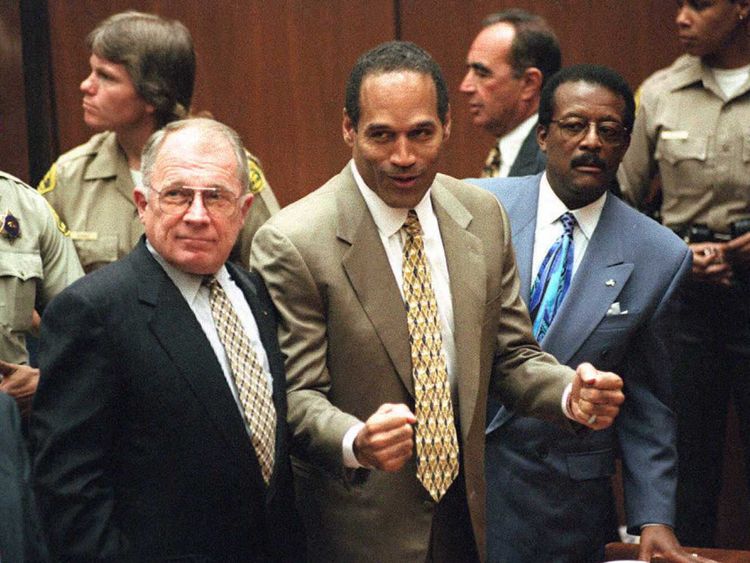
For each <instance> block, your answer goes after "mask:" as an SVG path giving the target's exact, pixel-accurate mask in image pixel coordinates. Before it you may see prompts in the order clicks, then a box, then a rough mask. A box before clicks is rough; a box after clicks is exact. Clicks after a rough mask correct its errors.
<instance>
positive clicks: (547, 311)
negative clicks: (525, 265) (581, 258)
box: [529, 211, 576, 342]
mask: <svg viewBox="0 0 750 563" xmlns="http://www.w3.org/2000/svg"><path fill="white" fill-rule="evenodd" d="M560 221H561V222H562V224H563V233H562V235H560V238H558V239H557V240H556V241H555V242H554V243H553V244H552V246H550V249H549V250H548V251H547V255H546V256H545V257H544V261H543V262H542V266H541V267H540V268H539V273H538V274H537V276H536V278H535V279H534V284H533V285H532V286H531V298H530V299H529V313H530V314H531V320H532V321H533V323H534V337H535V338H536V339H537V341H538V342H541V341H542V339H543V338H544V335H545V334H547V330H549V327H550V325H551V324H552V319H554V318H555V314H557V311H558V309H559V308H560V305H561V304H562V301H563V299H564V298H565V294H566V293H567V291H568V288H569V287H570V280H571V279H572V277H573V229H574V228H575V226H576V219H575V217H574V216H573V214H572V213H570V212H569V211H568V212H567V213H565V214H564V215H562V217H560Z"/></svg>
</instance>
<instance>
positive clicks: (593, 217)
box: [531, 172, 607, 285]
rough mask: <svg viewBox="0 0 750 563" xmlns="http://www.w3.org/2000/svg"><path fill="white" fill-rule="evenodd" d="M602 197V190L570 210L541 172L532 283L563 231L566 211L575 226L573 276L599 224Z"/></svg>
mask: <svg viewBox="0 0 750 563" xmlns="http://www.w3.org/2000/svg"><path fill="white" fill-rule="evenodd" d="M606 199H607V192H604V194H603V195H602V196H601V197H600V198H598V199H597V200H596V201H594V202H592V203H589V204H588V205H586V206H584V207H581V208H580V209H573V210H570V209H568V208H567V207H566V206H565V204H564V203H563V202H562V201H560V198H559V197H557V195H556V194H555V192H554V191H552V186H550V184H549V180H548V179H547V173H546V172H545V173H544V175H543V176H542V181H541V183H540V185H539V199H538V201H537V212H536V231H535V232H534V255H533V259H532V263H531V272H532V276H531V283H532V285H533V284H534V279H535V278H536V275H537V273H538V272H539V268H540V267H541V266H542V262H543V261H544V257H545V256H546V255H547V251H548V250H549V248H550V247H551V246H552V244H553V243H554V242H555V241H556V240H557V239H558V238H560V235H562V233H563V224H562V221H560V217H562V216H563V214H564V213H567V212H568V211H570V212H571V213H572V214H573V216H574V217H575V218H576V223H577V226H576V227H575V228H574V229H573V277H575V274H576V272H577V271H578V266H579V265H580V264H581V260H582V259H583V255H584V254H585V253H586V249H587V248H588V245H589V240H590V239H591V235H593V234H594V229H596V226H597V225H598V224H599V217H601V215H602V209H603V208H604V202H605V201H606Z"/></svg>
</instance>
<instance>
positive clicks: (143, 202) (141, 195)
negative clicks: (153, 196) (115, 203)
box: [133, 186, 148, 223]
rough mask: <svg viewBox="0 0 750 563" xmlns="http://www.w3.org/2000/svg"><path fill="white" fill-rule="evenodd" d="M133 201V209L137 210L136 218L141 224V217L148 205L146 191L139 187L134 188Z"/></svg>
mask: <svg viewBox="0 0 750 563" xmlns="http://www.w3.org/2000/svg"><path fill="white" fill-rule="evenodd" d="M133 201H134V202H135V207H136V209H137V210H138V218H139V219H140V220H141V223H143V215H144V213H146V206H147V205H148V198H147V197H146V190H145V188H143V187H141V186H136V188H135V189H134V190H133Z"/></svg>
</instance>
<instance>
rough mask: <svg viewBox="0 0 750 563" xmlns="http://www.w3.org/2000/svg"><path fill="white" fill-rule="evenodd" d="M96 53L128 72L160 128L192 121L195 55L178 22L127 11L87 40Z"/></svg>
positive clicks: (112, 17)
mask: <svg viewBox="0 0 750 563" xmlns="http://www.w3.org/2000/svg"><path fill="white" fill-rule="evenodd" d="M86 45H88V47H89V49H91V52H92V53H94V54H96V55H98V56H100V57H102V58H105V59H107V60H109V61H112V62H114V63H118V64H121V65H123V66H124V67H125V70H127V72H128V75H129V76H130V79H131V80H132V81H133V84H134V85H135V89H136V91H137V92H138V94H139V95H140V96H141V97H142V98H143V99H144V100H146V102H148V103H149V104H151V105H153V106H154V108H155V112H154V113H155V117H156V122H157V128H161V127H163V126H164V125H166V124H167V123H169V122H170V121H174V120H176V119H182V118H184V117H187V115H188V112H189V111H190V102H191V100H192V98H193V87H194V84H195V50H194V49H193V39H192V37H191V36H190V32H189V31H188V29H187V28H186V27H185V26H184V25H183V24H182V23H180V22H179V21H177V20H167V19H165V18H162V17H160V16H157V15H155V14H145V13H143V12H136V11H132V10H131V11H127V12H122V13H119V14H115V15H113V16H110V17H108V18H107V19H106V20H104V21H103V22H101V23H100V24H99V25H97V26H96V28H95V29H94V30H93V31H92V32H91V33H89V34H88V37H86Z"/></svg>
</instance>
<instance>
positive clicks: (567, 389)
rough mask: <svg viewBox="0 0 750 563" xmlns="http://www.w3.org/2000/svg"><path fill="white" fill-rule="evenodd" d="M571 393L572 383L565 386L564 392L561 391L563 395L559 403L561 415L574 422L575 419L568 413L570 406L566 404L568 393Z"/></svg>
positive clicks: (568, 398) (568, 397)
mask: <svg viewBox="0 0 750 563" xmlns="http://www.w3.org/2000/svg"><path fill="white" fill-rule="evenodd" d="M571 391H573V384H572V383H568V384H567V385H566V386H565V390H564V391H563V394H562V403H561V406H562V411H563V414H565V416H567V417H568V418H569V419H570V420H576V417H574V416H573V413H572V412H571V411H570V405H569V404H568V402H569V401H570V392H571ZM576 422H578V421H576Z"/></svg>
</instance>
